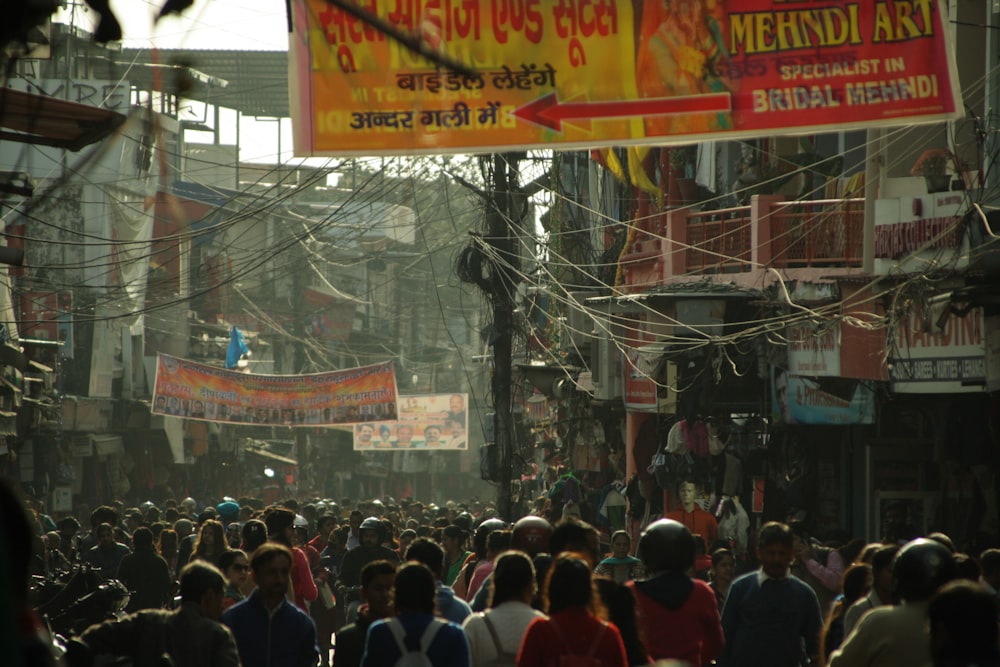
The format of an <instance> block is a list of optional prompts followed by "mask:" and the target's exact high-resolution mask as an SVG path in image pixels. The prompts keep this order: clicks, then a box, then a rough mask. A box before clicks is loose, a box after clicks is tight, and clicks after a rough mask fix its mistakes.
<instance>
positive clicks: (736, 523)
mask: <svg viewBox="0 0 1000 667" xmlns="http://www.w3.org/2000/svg"><path fill="white" fill-rule="evenodd" d="M718 517H719V537H720V538H721V539H724V540H729V541H730V542H731V543H732V544H733V549H734V553H735V554H736V557H737V558H742V557H743V556H744V555H746V553H747V544H748V539H749V531H750V517H749V515H747V511H746V510H745V509H743V505H742V504H741V503H740V499H739V498H738V497H732V498H730V497H725V498H723V499H722V503H721V504H720V505H719V514H718Z"/></svg>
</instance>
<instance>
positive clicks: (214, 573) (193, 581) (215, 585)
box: [180, 560, 226, 602]
mask: <svg viewBox="0 0 1000 667" xmlns="http://www.w3.org/2000/svg"><path fill="white" fill-rule="evenodd" d="M180 582H181V587H180V588H181V601H182V602H201V598H202V597H203V596H204V595H205V593H206V592H208V591H215V592H216V593H222V590H223V589H224V588H225V587H226V578H225V577H224V576H222V572H220V571H219V568H217V567H215V566H214V565H212V564H211V563H207V562H205V561H203V560H198V561H194V562H191V563H188V564H187V565H185V566H184V567H183V568H181V574H180Z"/></svg>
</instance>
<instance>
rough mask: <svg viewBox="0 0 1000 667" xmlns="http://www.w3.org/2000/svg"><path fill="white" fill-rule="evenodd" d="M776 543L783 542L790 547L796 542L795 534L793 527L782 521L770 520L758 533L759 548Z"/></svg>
mask: <svg viewBox="0 0 1000 667" xmlns="http://www.w3.org/2000/svg"><path fill="white" fill-rule="evenodd" d="M774 544H781V545H783V546H786V547H788V548H789V549H791V548H792V547H793V546H794V544H795V534H794V533H793V532H792V529H791V528H789V527H788V526H787V525H786V524H783V523H781V522H780V521H768V522H767V523H765V524H764V525H763V526H762V527H761V529H760V532H759V533H758V537H757V548H758V549H766V548H767V547H769V546H771V545H774Z"/></svg>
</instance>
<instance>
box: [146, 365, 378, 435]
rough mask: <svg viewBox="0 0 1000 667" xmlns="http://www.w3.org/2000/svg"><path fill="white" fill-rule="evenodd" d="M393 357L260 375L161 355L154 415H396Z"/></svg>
mask: <svg viewBox="0 0 1000 667" xmlns="http://www.w3.org/2000/svg"><path fill="white" fill-rule="evenodd" d="M396 395H397V394H396V375H395V371H394V370H393V365H392V362H391V361H387V362H385V363H382V364H374V365H372V366H362V367H360V368H350V369H347V370H342V371H331V372H329V373H315V374H310V375H255V374H252V373H240V372H237V371H228V370H225V369H224V368H218V367H216V366H208V365H205V364H199V363H195V362H193V361H187V360H186V359H179V358H177V357H171V356H168V355H166V354H160V355H158V356H157V359H156V381H155V383H154V388H153V408H152V412H153V414H157V415H170V416H175V417H184V418H185V419H200V420H204V421H213V422H223V423H229V424H262V425H267V426H330V425H333V424H353V423H356V422H364V421H374V420H379V419H395V418H396V415H397V410H396V407H397V406H396Z"/></svg>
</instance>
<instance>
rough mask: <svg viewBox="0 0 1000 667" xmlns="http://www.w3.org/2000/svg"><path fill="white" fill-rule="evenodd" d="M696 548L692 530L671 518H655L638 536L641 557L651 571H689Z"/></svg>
mask: <svg viewBox="0 0 1000 667" xmlns="http://www.w3.org/2000/svg"><path fill="white" fill-rule="evenodd" d="M694 551H695V549H694V536H693V535H692V534H691V531H690V530H688V529H687V526H685V525H684V524H682V523H680V522H678V521H673V520H671V519H660V520H659V521H654V522H653V523H651V524H649V525H648V526H646V530H644V531H642V536H641V537H639V558H640V559H641V560H642V564H643V565H645V566H646V570H647V571H649V572H651V573H653V572H686V571H687V570H688V569H689V568H691V567H692V566H694Z"/></svg>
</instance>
